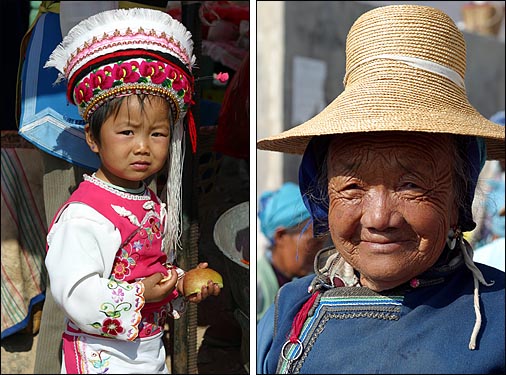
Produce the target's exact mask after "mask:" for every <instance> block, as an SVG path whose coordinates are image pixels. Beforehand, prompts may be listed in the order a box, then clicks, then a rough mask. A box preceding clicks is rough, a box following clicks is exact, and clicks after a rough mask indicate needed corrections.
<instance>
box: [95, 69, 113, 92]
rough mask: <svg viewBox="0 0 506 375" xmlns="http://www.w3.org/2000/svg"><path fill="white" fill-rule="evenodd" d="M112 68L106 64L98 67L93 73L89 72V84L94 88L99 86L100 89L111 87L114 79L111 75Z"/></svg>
mask: <svg viewBox="0 0 506 375" xmlns="http://www.w3.org/2000/svg"><path fill="white" fill-rule="evenodd" d="M111 72H112V68H111V67H110V66H106V67H105V68H104V69H100V70H98V71H96V72H95V73H92V74H90V81H91V86H92V87H93V88H94V89H95V88H99V89H102V90H106V89H109V88H111V87H112V84H113V83H114V80H113V79H112V77H111Z"/></svg>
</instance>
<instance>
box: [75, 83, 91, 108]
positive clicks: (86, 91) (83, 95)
mask: <svg viewBox="0 0 506 375" xmlns="http://www.w3.org/2000/svg"><path fill="white" fill-rule="evenodd" d="M92 96H93V90H92V89H91V87H90V79H89V78H85V79H83V81H82V82H81V83H79V84H78V85H77V86H76V88H75V89H74V98H75V101H76V104H77V105H79V104H81V103H82V102H87V101H89V100H91V98H92Z"/></svg>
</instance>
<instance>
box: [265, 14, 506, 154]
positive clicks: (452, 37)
mask: <svg viewBox="0 0 506 375" xmlns="http://www.w3.org/2000/svg"><path fill="white" fill-rule="evenodd" d="M465 70H466V46H465V41H464V37H463V35H462V33H461V32H460V31H459V30H458V28H457V26H456V25H455V23H454V22H453V21H452V19H451V18H450V17H449V16H447V15H446V14H445V13H443V12H441V11H440V10H438V9H434V8H431V7H427V6H418V5H389V6H384V7H379V8H375V9H373V10H371V11H369V12H366V13H364V14H362V15H361V16H360V17H359V18H358V19H357V20H356V22H355V23H354V24H353V26H352V27H351V29H350V32H349V34H348V37H347V41H346V75H345V77H344V85H345V89H344V91H343V92H342V93H341V94H340V95H339V96H338V97H337V98H336V99H335V100H334V101H332V102H331V103H330V104H329V105H328V106H327V107H326V108H325V109H323V111H321V112H320V113H319V114H317V115H316V116H314V117H313V118H311V119H310V120H308V121H306V122H304V123H303V124H301V125H299V126H297V127H294V128H292V129H289V130H287V131H284V132H282V133H280V134H277V135H274V136H270V137H267V138H264V139H261V140H259V141H258V142H257V147H258V149H261V150H270V151H281V152H286V153H293V154H303V153H304V150H305V148H306V146H307V144H308V142H309V140H310V139H311V138H312V137H314V136H319V135H328V134H344V133H357V132H369V131H399V130H401V131H409V132H428V133H450V134H462V135H469V136H477V137H483V138H484V140H485V142H486V145H487V159H499V160H501V159H504V154H505V150H504V135H505V133H504V127H502V126H500V125H497V124H495V123H493V122H492V121H489V120H488V119H486V118H485V117H483V116H482V115H481V114H480V113H478V111H477V110H476V109H475V108H474V107H473V106H472V105H471V104H470V103H469V101H468V99H467V94H466V90H465V86H464V79H465Z"/></svg>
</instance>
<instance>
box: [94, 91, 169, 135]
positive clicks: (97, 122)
mask: <svg viewBox="0 0 506 375" xmlns="http://www.w3.org/2000/svg"><path fill="white" fill-rule="evenodd" d="M133 97H136V98H137V100H139V103H140V105H141V111H144V103H145V101H146V100H148V101H149V100H151V98H152V97H153V95H149V94H136V95H128V96H120V97H117V98H114V99H112V100H109V101H107V102H106V103H104V104H103V105H101V106H100V107H99V108H98V109H97V110H96V111H95V112H94V113H93V114H92V115H91V117H90V121H89V124H90V130H91V135H92V136H93V139H94V140H95V142H96V143H97V144H98V145H100V129H101V128H102V125H103V123H104V122H105V121H106V120H107V119H108V118H109V116H111V115H114V116H117V115H118V112H119V109H120V108H121V104H122V103H123V101H124V100H131V99H132V98H133ZM167 106H168V108H169V114H170V104H169V102H167ZM169 119H171V116H170V115H169ZM173 126H174V125H173V123H172V121H171V122H170V134H171V136H172V128H173Z"/></svg>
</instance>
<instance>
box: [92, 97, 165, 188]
mask: <svg viewBox="0 0 506 375" xmlns="http://www.w3.org/2000/svg"><path fill="white" fill-rule="evenodd" d="M169 115H170V109H169V105H168V104H167V102H166V100H165V99H163V98H160V97H157V96H152V97H150V98H149V100H145V101H144V103H143V105H142V106H141V103H140V102H139V99H138V98H137V97H136V96H135V95H134V96H130V97H128V98H126V100H124V101H123V102H122V103H121V106H120V108H119V111H118V113H117V114H116V112H113V113H112V114H111V115H110V116H109V117H108V118H107V119H106V120H105V122H104V123H103V125H102V128H101V129H100V142H96V141H95V140H94V139H93V136H92V135H91V131H90V129H89V126H88V125H87V126H86V127H85V131H86V140H87V142H88V145H89V146H90V148H91V150H92V151H94V152H98V155H99V157H100V161H101V166H100V169H99V170H98V171H97V177H98V178H100V179H102V180H104V181H107V182H110V183H112V184H114V185H117V186H122V187H125V188H137V187H139V186H140V181H142V180H144V179H146V178H148V177H149V176H151V175H153V174H154V173H156V172H158V171H159V170H160V169H162V167H163V166H164V165H165V161H166V159H167V154H168V150H169V140H170V139H169V130H170V121H169V118H170V116H169Z"/></svg>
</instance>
